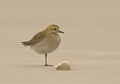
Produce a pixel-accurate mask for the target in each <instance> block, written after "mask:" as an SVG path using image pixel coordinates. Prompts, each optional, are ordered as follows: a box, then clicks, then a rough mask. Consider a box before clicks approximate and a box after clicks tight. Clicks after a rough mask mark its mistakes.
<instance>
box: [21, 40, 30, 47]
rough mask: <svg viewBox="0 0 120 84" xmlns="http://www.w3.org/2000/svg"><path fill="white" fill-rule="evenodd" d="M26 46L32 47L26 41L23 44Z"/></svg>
mask: <svg viewBox="0 0 120 84" xmlns="http://www.w3.org/2000/svg"><path fill="white" fill-rule="evenodd" d="M21 43H22V44H23V45H24V46H28V45H30V44H29V42H28V41H25V42H21Z"/></svg>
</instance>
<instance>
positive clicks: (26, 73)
mask: <svg viewBox="0 0 120 84" xmlns="http://www.w3.org/2000/svg"><path fill="white" fill-rule="evenodd" d="M119 3H120V2H119V1H116V0H114V1H109V0H99V1H95V0H86V1H79V0H71V1H69V0H66V1H64V0H60V1H56V0H52V1H49V0H29V1H28V0H9V1H7V0H1V1H0V39H1V41H0V84H120V33H119V32H120V24H119V22H120V5H119ZM53 23H55V24H58V25H59V26H60V27H61V30H63V31H64V32H65V34H64V35H60V36H61V38H62V41H61V44H60V47H59V48H58V49H57V50H56V51H54V52H53V53H50V54H49V56H48V63H49V64H51V65H55V64H57V63H58V62H59V61H62V60H68V61H69V62H70V63H71V68H72V69H71V70H66V71H58V70H56V69H55V67H54V66H48V67H45V66H43V64H44V55H38V54H36V53H35V52H34V51H32V50H31V49H30V48H29V47H24V46H23V45H22V44H21V42H22V41H26V40H29V39H30V38H32V36H33V35H35V34H36V33H37V32H39V31H41V30H43V29H44V28H46V26H48V25H49V24H53Z"/></svg>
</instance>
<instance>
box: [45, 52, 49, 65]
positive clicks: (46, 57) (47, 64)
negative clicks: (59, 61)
mask: <svg viewBox="0 0 120 84" xmlns="http://www.w3.org/2000/svg"><path fill="white" fill-rule="evenodd" d="M45 66H48V64H47V53H46V54H45Z"/></svg>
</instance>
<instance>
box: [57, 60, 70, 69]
mask: <svg viewBox="0 0 120 84" xmlns="http://www.w3.org/2000/svg"><path fill="white" fill-rule="evenodd" d="M55 68H56V70H70V69H71V66H70V62H69V61H67V60H64V61H61V62H59V63H58V64H56V65H55Z"/></svg>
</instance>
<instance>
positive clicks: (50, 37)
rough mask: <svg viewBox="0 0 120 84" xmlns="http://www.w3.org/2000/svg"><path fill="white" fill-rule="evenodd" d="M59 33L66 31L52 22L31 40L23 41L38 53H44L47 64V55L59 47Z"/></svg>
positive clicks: (46, 64)
mask: <svg viewBox="0 0 120 84" xmlns="http://www.w3.org/2000/svg"><path fill="white" fill-rule="evenodd" d="M59 33H64V32H63V31H61V30H60V27H59V26H58V25H56V24H50V25H48V26H47V28H46V29H44V30H43V31H40V32H38V33H37V34H35V35H34V36H33V37H32V38H31V39H30V40H28V41H24V42H21V43H22V44H23V45H24V46H30V47H31V49H32V50H34V51H35V52H36V53H38V54H44V56H45V64H44V65H45V66H49V65H48V63H47V56H48V54H49V53H51V52H53V51H54V50H56V49H57V48H58V46H59V45H60V42H61V37H60V36H59Z"/></svg>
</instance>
